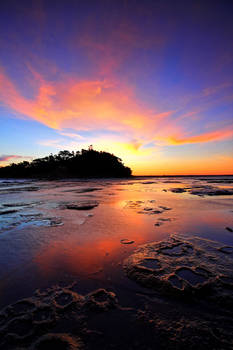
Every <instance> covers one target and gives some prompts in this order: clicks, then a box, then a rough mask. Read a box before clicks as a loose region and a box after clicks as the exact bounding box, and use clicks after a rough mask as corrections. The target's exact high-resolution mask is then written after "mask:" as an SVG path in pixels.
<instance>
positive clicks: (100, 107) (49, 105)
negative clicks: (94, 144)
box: [0, 71, 172, 133]
mask: <svg viewBox="0 0 233 350" xmlns="http://www.w3.org/2000/svg"><path fill="white" fill-rule="evenodd" d="M38 83H39V88H38V92H37V95H36V96H35V98H34V99H29V98H25V97H24V96H23V95H21V94H20V93H19V92H18V90H17V89H16V87H15V85H14V84H13V83H12V81H11V80H10V79H9V78H8V77H7V76H6V75H5V74H4V72H3V71H0V101H2V103H3V104H4V105H6V106H8V107H10V108H11V109H12V110H13V111H15V112H16V113H17V115H19V114H20V115H21V117H23V116H24V117H25V116H26V117H29V118H32V119H34V120H36V121H39V122H41V123H43V124H45V125H47V126H49V127H51V128H54V129H62V128H72V129H76V130H77V129H79V130H80V129H96V128H108V129H110V130H118V131H121V130H124V131H125V130H130V131H134V130H135V131H137V130H141V129H142V128H143V130H144V132H147V133H150V132H152V129H151V128H152V126H153V128H154V127H155V125H156V123H158V122H159V121H160V120H161V119H164V118H165V117H168V116H169V115H171V113H172V112H170V111H166V112H163V113H157V112H156V111H151V110H149V109H148V108H146V107H145V106H143V105H142V104H139V103H138V101H137V100H136V98H135V96H134V93H133V90H132V88H131V87H129V86H127V85H123V84H119V83H118V82H115V81H105V80H103V81H101V80H93V81H88V80H82V81H80V80H75V79H71V78H68V77H66V79H65V78H64V81H60V82H53V83H52V82H48V81H45V80H44V79H43V78H41V79H38Z"/></svg>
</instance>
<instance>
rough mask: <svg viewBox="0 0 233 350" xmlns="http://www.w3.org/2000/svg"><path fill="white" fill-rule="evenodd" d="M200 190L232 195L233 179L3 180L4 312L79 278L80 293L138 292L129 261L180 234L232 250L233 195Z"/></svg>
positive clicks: (0, 259) (0, 273) (0, 276)
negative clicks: (145, 247) (144, 247)
mask: <svg viewBox="0 0 233 350" xmlns="http://www.w3.org/2000/svg"><path fill="white" fill-rule="evenodd" d="M193 186H201V187H202V188H203V186H213V187H218V188H222V189H228V190H231V189H232V188H233V177H230V176H228V177H224V178H221V177H216V178H212V177H210V178H208V177H206V178H203V177H199V178H198V177H196V178H134V179H130V180H111V179H109V180H108V179H107V180H106V179H105V180H92V181H70V180H69V181H49V182H46V181H28V180H25V181H24V180H21V181H15V180H14V181H13V180H12V181H9V180H1V181H0V280H1V288H0V306H1V307H2V306H4V305H6V304H8V303H11V302H13V301H15V300H17V299H19V298H22V297H26V296H30V295H31V294H32V293H33V291H34V290H35V289H37V288H41V289H43V288H47V287H48V286H50V285H53V284H56V283H67V282H69V281H73V280H74V279H75V280H76V281H78V284H79V290H80V292H88V291H89V290H92V289H93V288H98V287H100V286H101V287H105V288H107V287H111V288H112V287H114V289H115V290H116V289H117V290H119V291H121V292H122V291H123V290H124V289H133V288H138V287H136V286H135V283H134V282H132V281H129V280H128V279H127V277H126V276H125V274H124V271H123V268H122V262H123V260H124V259H125V258H127V257H128V256H129V255H130V254H131V253H132V252H133V251H134V250H135V248H136V247H137V246H138V245H141V244H144V243H147V242H154V241H160V240H162V239H164V238H167V237H168V236H169V235H170V234H173V233H178V234H182V235H188V236H201V237H204V238H209V239H212V240H215V241H218V242H222V243H223V244H225V245H233V233H232V232H231V231H230V230H228V229H226V227H228V228H230V229H232V228H233V195H217V196H216V195H211V196H208V195H204V196H198V195H193V194H191V193H190V189H192V188H193ZM174 188H185V189H186V192H183V193H174V192H171V191H170V189H174ZM204 188H205V187H204ZM69 204H73V205H74V204H75V205H79V206H80V205H84V206H87V205H89V206H92V205H93V204H94V205H95V207H94V208H93V209H90V208H88V210H76V209H67V208H66V205H69ZM97 204H98V206H96V205H97ZM79 209H80V208H79Z"/></svg>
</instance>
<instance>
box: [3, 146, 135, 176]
mask: <svg viewBox="0 0 233 350" xmlns="http://www.w3.org/2000/svg"><path fill="white" fill-rule="evenodd" d="M131 173H132V171H131V169H130V168H128V167H126V166H124V164H123V163H122V160H121V159H120V158H118V157H116V156H115V155H114V154H111V153H108V152H103V151H100V152H99V151H96V150H94V149H93V146H92V145H90V146H89V147H88V149H87V150H85V149H82V150H81V152H80V151H76V152H74V151H73V152H69V151H67V150H64V151H60V152H59V153H58V154H55V155H53V154H50V155H49V156H47V157H44V158H37V159H34V160H33V161H32V162H26V161H24V162H20V163H18V164H15V163H12V164H11V165H8V166H6V167H2V168H0V177H2V178H4V177H5V178H6V177H12V178H65V177H73V178H74V177H77V178H78V177H82V178H84V177H97V178H99V177H129V176H131Z"/></svg>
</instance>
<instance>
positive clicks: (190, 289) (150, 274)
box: [124, 236, 233, 308]
mask: <svg viewBox="0 0 233 350" xmlns="http://www.w3.org/2000/svg"><path fill="white" fill-rule="evenodd" d="M232 253H233V247H230V246H224V247H222V246H221V244H220V243H218V242H213V241H208V240H205V239H201V238H197V237H195V238H192V239H191V238H190V239H184V238H182V237H176V236H172V237H170V239H168V240H164V241H161V242H155V243H150V244H146V245H143V246H141V247H139V248H138V250H136V252H135V253H134V254H132V255H131V256H130V257H129V258H128V259H126V260H125V262H124V269H125V271H126V273H127V276H128V277H129V278H130V279H133V280H134V281H136V282H137V283H139V284H141V285H143V286H145V287H148V288H152V289H154V290H156V291H158V292H159V293H161V294H164V295H170V296H173V297H177V296H179V297H187V298H190V297H191V298H196V299H197V300H198V299H200V298H204V299H205V300H208V301H214V302H217V303H218V302H219V303H220V304H224V303H226V305H228V307H229V305H230V307H232V308H233V291H232V290H231V288H230V286H231V282H229V281H230V280H231V279H232V280H233V271H232V266H233V256H232ZM145 261H147V264H145ZM153 264H154V265H153ZM223 280H224V281H225V282H224V283H223V282H222V281H223ZM227 283H228V288H227V287H226V284H227Z"/></svg>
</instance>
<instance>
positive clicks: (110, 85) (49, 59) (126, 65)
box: [0, 1, 233, 175]
mask: <svg viewBox="0 0 233 350" xmlns="http://www.w3.org/2000/svg"><path fill="white" fill-rule="evenodd" d="M210 8H211V13H210V11H209V9H210ZM0 9H1V17H2V20H1V22H0V26H1V32H2V33H4V36H3V37H2V38H1V39H0V45H1V48H2V54H1V57H0V121H1V133H0V136H1V141H0V166H4V165H7V164H9V163H11V162H12V161H14V162H17V161H21V160H24V159H25V160H28V159H29V160H30V159H33V158H38V157H43V156H46V155H48V154H49V153H57V152H59V151H60V150H64V149H68V150H70V151H72V150H74V151H76V150H80V149H82V148H87V147H88V146H89V145H90V144H92V145H93V146H94V148H95V149H96V150H103V151H107V152H110V153H114V154H115V155H116V156H118V157H120V158H121V159H122V160H123V162H124V164H125V165H127V166H129V167H131V168H132V170H133V175H198V174H201V175H203V174H206V175H221V174H223V175H227V174H229V175H230V174H233V156H232V154H233V153H232V149H233V147H232V146H233V118H232V114H233V108H232V107H233V69H232V68H233V48H232V40H231V39H232V33H233V25H232V21H231V15H230V13H231V9H232V5H231V4H226V3H222V4H220V3H219V2H217V1H216V2H215V1H211V2H210V1H206V2H205V3H202V2H200V3H199V2H198V3H197V2H190V3H189V4H188V3H187V2H185V1H180V2H177V3H176V5H175V4H174V2H173V1H168V2H166V4H165V2H161V1H157V2H155V1H148V2H147V3H146V5H145V4H143V3H142V2H140V1H132V2H124V1H117V2H115V1H113V2H111V3H106V2H105V1H98V2H95V1H94V2H92V1H87V2H85V3H81V2H80V3H77V2H73V1H70V2H65V1H61V2H59V4H56V7H54V6H52V3H51V4H49V3H48V2H46V1H39V2H38V3H34V4H33V5H32V4H31V7H30V8H29V7H28V6H27V2H26V1H22V2H20V4H19V3H18V2H16V1H12V2H10V3H8V4H1V5H0ZM22 23H24V25H23V26H22ZM216 23H217V24H218V25H216Z"/></svg>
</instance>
